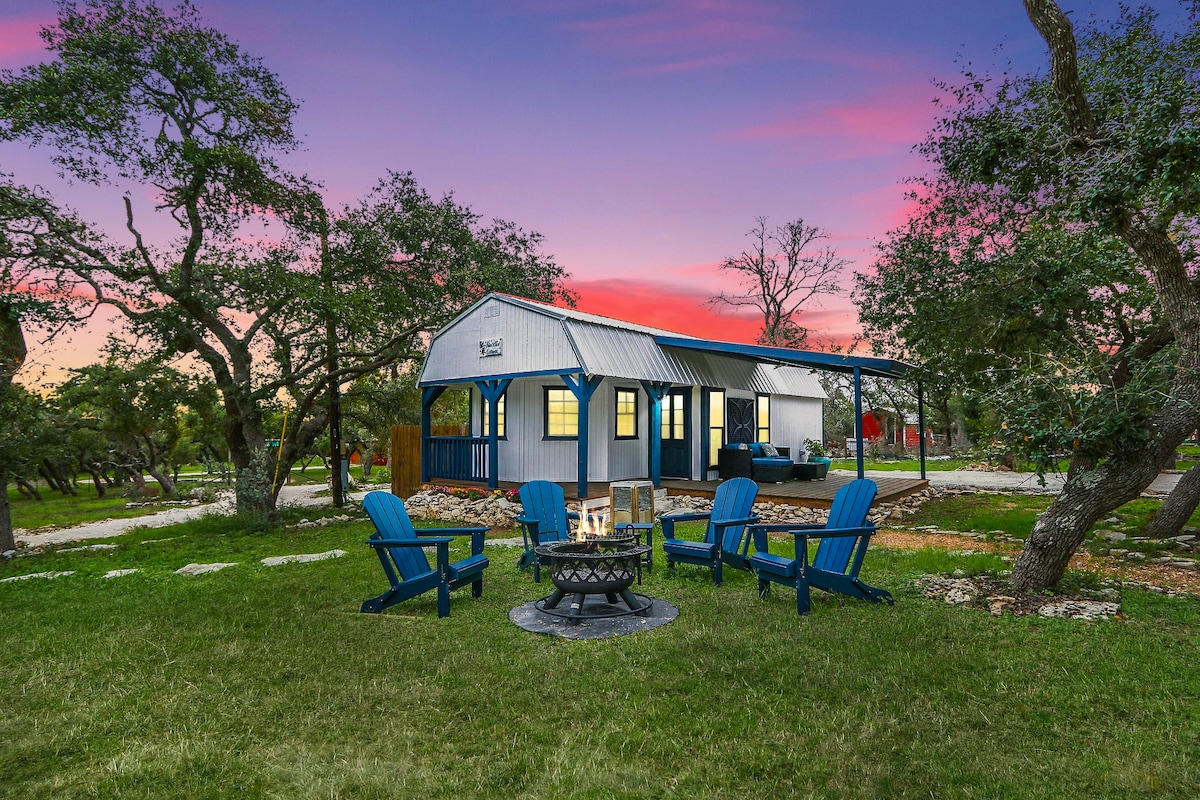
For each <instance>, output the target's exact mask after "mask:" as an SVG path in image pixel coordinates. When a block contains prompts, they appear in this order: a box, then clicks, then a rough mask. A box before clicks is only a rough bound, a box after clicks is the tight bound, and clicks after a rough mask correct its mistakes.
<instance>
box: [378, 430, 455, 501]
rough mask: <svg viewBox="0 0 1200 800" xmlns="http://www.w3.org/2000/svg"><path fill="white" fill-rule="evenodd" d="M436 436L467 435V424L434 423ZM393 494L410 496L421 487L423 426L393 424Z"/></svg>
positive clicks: (390, 462) (391, 463) (433, 432)
mask: <svg viewBox="0 0 1200 800" xmlns="http://www.w3.org/2000/svg"><path fill="white" fill-rule="evenodd" d="M430 432H431V433H432V434H433V435H434V436H466V435H467V434H469V433H470V432H471V431H470V427H469V426H467V425H434V426H433V427H432V429H431V431H430ZM388 466H390V467H391V469H392V494H394V495H396V496H397V497H408V496H409V495H411V494H413V493H414V492H416V491H418V490H419V489H420V488H421V426H420V425H393V426H392V457H391V459H390V461H389V463H388Z"/></svg>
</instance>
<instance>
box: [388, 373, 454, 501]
mask: <svg viewBox="0 0 1200 800" xmlns="http://www.w3.org/2000/svg"><path fill="white" fill-rule="evenodd" d="M444 391H446V387H445V386H426V387H424V388H423V389H421V483H429V446H428V441H427V440H428V439H429V436H430V431H431V430H432V428H433V425H432V424H431V413H430V410H431V409H432V408H433V403H434V401H435V400H437V399H438V398H439V397H441V396H442V392H444ZM395 469H396V467H394V466H393V467H392V470H393V471H395Z"/></svg>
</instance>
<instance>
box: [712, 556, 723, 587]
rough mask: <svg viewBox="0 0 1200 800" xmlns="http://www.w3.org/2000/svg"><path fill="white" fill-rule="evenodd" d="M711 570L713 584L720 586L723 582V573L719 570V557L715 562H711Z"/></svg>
mask: <svg viewBox="0 0 1200 800" xmlns="http://www.w3.org/2000/svg"><path fill="white" fill-rule="evenodd" d="M712 571H713V585H714V586H720V585H721V584H722V583H724V582H725V575H724V573H723V572H722V571H721V559H719V558H718V559H717V560H716V561H715V562H713V568H712Z"/></svg>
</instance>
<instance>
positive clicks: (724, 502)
mask: <svg viewBox="0 0 1200 800" xmlns="http://www.w3.org/2000/svg"><path fill="white" fill-rule="evenodd" d="M756 497H758V484H757V483H755V482H754V481H752V480H750V479H749V478H730V479H729V480H727V481H722V482H721V485H720V486H718V487H717V493H716V495H714V496H713V506H712V516H711V517H709V524H708V530H707V531H706V532H705V534H704V541H706V542H708V543H709V544H712V543H713V542H714V541H715V538H714V537H715V536H716V528H715V527H714V526H713V524H712V520H714V519H715V520H722V519H745V518H746V517H749V516H750V514H751V513H753V510H754V498H756ZM745 531H746V526H745V525H731V526H729V527H728V528H726V529H725V538H724V539H722V540H721V549H722V550H724V551H725V552H727V553H737V552H740V551H741V549H742V537H743V535H744V534H745Z"/></svg>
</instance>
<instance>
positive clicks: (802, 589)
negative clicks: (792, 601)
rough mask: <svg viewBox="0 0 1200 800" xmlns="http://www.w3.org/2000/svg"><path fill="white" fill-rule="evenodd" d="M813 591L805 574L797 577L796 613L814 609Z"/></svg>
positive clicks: (804, 612)
mask: <svg viewBox="0 0 1200 800" xmlns="http://www.w3.org/2000/svg"><path fill="white" fill-rule="evenodd" d="M810 595H811V592H810V590H809V588H808V581H807V580H805V579H804V576H800V577H798V578H796V613H797V614H807V613H808V612H809V611H810V610H811V609H812V598H811V596H810Z"/></svg>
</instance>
